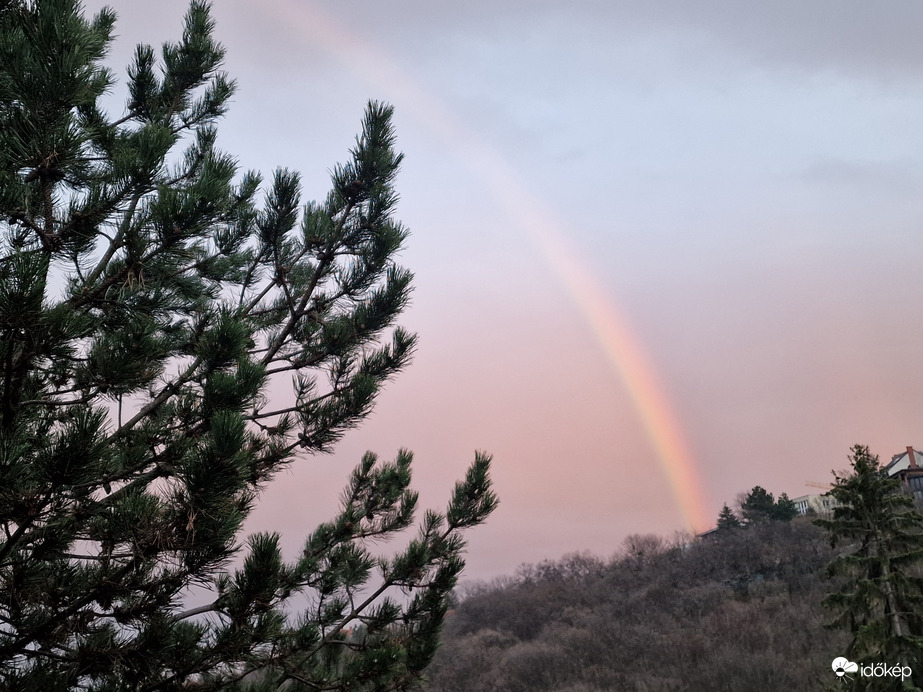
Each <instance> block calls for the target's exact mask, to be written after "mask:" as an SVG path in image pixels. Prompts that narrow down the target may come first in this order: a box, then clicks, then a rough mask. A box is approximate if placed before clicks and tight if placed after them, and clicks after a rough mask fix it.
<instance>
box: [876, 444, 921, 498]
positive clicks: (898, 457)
mask: <svg viewBox="0 0 923 692" xmlns="http://www.w3.org/2000/svg"><path fill="white" fill-rule="evenodd" d="M885 472H886V473H887V474H888V476H890V477H891V478H896V479H898V480H899V481H900V482H901V483H903V484H904V487H905V488H906V489H907V490H908V491H910V492H911V493H913V496H914V498H916V499H923V453H921V452H919V451H917V450H915V449H914V448H913V447H907V450H906V451H904V452H901V453H900V454H895V455H894V456H893V457H891V463H889V464H888V465H887V466H885Z"/></svg>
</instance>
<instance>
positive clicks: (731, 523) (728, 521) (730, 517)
mask: <svg viewBox="0 0 923 692" xmlns="http://www.w3.org/2000/svg"><path fill="white" fill-rule="evenodd" d="M741 526H743V522H741V521H740V519H738V518H737V515H736V514H734V512H733V511H732V510H731V508H730V507H728V506H727V503H725V504H724V506H723V507H722V508H721V511H720V512H719V513H718V528H719V529H737V528H740V527H741Z"/></svg>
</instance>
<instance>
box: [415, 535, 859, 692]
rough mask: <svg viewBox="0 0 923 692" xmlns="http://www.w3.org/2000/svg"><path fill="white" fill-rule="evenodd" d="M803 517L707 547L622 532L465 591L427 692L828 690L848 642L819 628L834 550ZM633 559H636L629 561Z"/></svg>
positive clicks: (432, 669) (714, 541) (701, 543)
mask: <svg viewBox="0 0 923 692" xmlns="http://www.w3.org/2000/svg"><path fill="white" fill-rule="evenodd" d="M825 538H826V537H825V535H824V533H823V531H821V530H819V529H818V528H817V527H815V526H813V525H812V524H811V523H810V522H809V521H807V520H802V519H796V520H794V521H791V522H773V521H768V522H762V523H759V524H756V525H754V526H752V527H750V528H749V529H747V530H745V531H722V532H718V534H717V536H716V537H714V538H710V539H708V540H702V541H697V542H694V543H690V542H689V539H686V540H682V539H681V540H678V541H674V542H673V544H672V545H670V544H669V543H668V542H667V541H664V540H663V539H661V538H658V537H656V536H630V537H629V538H628V539H626V542H625V546H624V550H623V551H620V553H619V555H618V557H617V558H616V559H614V560H613V561H611V562H609V563H606V562H604V561H602V560H600V559H598V558H594V557H592V556H587V555H573V556H570V557H567V558H564V559H563V560H560V561H558V562H545V563H541V564H539V565H534V566H530V567H525V568H521V569H520V570H519V573H518V575H517V576H516V577H514V578H508V579H504V580H498V581H497V582H495V583H493V584H490V585H482V586H479V587H475V588H472V589H469V590H468V592H467V594H466V595H465V596H464V597H463V598H462V599H461V603H460V605H459V606H458V608H457V609H456V610H455V612H454V614H453V615H452V616H451V617H450V618H449V619H448V621H447V624H446V631H445V635H444V643H443V646H442V648H441V649H440V650H439V653H438V654H437V655H436V658H435V660H434V661H433V665H432V666H431V667H430V668H429V669H428V671H427V674H428V676H429V678H430V682H429V683H428V685H427V686H426V687H425V688H424V689H426V690H428V691H429V692H483V691H484V690H503V691H504V692H546V691H547V692H551V691H555V692H559V691H560V692H565V691H566V692H603V691H608V690H619V691H620V692H650V691H651V690H663V691H676V692H679V691H682V692H714V691H715V690H721V691H724V692H778V691H779V690H824V689H830V690H834V689H840V688H842V687H843V686H842V685H840V684H839V682H838V681H837V678H836V677H835V676H834V675H833V672H832V670H831V667H830V662H831V661H832V660H833V659H834V658H835V657H836V656H839V655H842V652H843V650H844V648H845V646H846V643H847V637H846V635H845V633H843V632H839V631H831V630H827V629H825V628H824V626H823V623H824V618H825V615H826V613H825V612H824V610H823V608H822V607H821V606H820V602H821V599H822V597H823V594H824V593H825V590H826V589H827V586H828V584H827V582H826V581H825V580H824V578H823V572H824V566H825V564H826V563H827V561H829V560H830V558H831V557H832V554H833V552H832V550H831V549H830V547H829V546H828V544H827V541H826V540H825ZM642 556H643V559H641V557H642Z"/></svg>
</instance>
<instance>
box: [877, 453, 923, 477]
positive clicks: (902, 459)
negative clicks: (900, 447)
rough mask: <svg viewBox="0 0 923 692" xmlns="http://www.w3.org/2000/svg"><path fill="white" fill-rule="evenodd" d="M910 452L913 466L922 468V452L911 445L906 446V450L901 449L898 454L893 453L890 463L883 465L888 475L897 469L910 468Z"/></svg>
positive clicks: (894, 472)
mask: <svg viewBox="0 0 923 692" xmlns="http://www.w3.org/2000/svg"><path fill="white" fill-rule="evenodd" d="M911 454H913V459H912V460H913V462H915V463H914V464H913V466H917V467H919V468H921V469H923V452H920V451H919V450H916V449H914V448H913V447H907V449H906V451H903V452H901V453H900V454H895V455H894V456H893V457H891V461H890V463H888V465H887V466H885V471H887V473H888V475H889V476H893V475H895V474H896V473H898V472H899V471H903V470H904V469H907V468H910V467H911V463H910V462H911V457H910V455H911Z"/></svg>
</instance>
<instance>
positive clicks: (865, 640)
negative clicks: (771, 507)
mask: <svg viewBox="0 0 923 692" xmlns="http://www.w3.org/2000/svg"><path fill="white" fill-rule="evenodd" d="M850 463H851V467H852V468H851V472H850V473H848V474H847V475H844V476H840V475H838V474H834V476H835V479H836V484H835V485H834V487H833V488H832V489H831V490H830V492H829V494H830V495H831V496H832V497H834V498H835V499H836V500H837V501H838V502H839V505H838V506H837V507H835V508H834V510H833V517H832V518H831V519H819V520H816V521H815V523H816V524H818V525H819V526H822V527H824V528H826V529H827V530H828V531H829V532H830V541H831V544H832V545H833V546H834V547H837V546H843V547H844V548H845V552H843V554H841V555H840V556H838V557H837V558H836V559H835V560H834V561H833V562H832V563H831V564H830V566H829V572H830V574H831V576H838V577H840V578H841V580H842V586H841V587H840V588H839V589H838V590H837V591H836V592H834V593H832V594H830V595H829V596H828V597H827V598H826V599H825V601H824V604H825V605H826V606H828V607H829V608H832V609H833V610H835V611H836V612H837V617H836V619H835V620H834V622H833V623H832V624H833V626H836V627H842V628H845V629H847V630H849V631H850V632H851V633H852V635H853V640H852V643H851V644H850V646H849V649H848V651H845V652H843V653H844V654H845V655H846V656H848V657H849V659H850V660H851V661H855V662H858V663H860V664H862V663H870V664H875V663H887V664H890V665H895V664H898V663H900V664H902V665H909V666H910V667H911V668H912V670H913V671H914V673H915V674H916V675H919V673H920V672H923V578H921V566H923V518H921V517H920V515H919V514H917V512H916V511H915V510H914V509H913V501H912V499H911V498H910V497H909V496H908V495H905V494H903V493H902V492H901V487H900V482H899V481H897V480H894V479H891V478H888V477H887V475H885V474H884V473H883V471H882V469H881V467H880V465H879V463H878V457H877V456H875V455H873V454H871V453H870V452H869V450H868V448H867V447H864V446H862V445H856V446H854V447H853V448H852V454H851V455H850ZM916 679H918V678H916ZM862 684H867V685H868V686H867V687H862V688H861V689H869V690H872V689H918V688H916V687H912V686H911V687H906V686H904V687H902V686H901V685H900V682H895V681H894V680H893V679H890V680H885V679H877V680H876V679H869V680H864V681H863V683H862Z"/></svg>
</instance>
